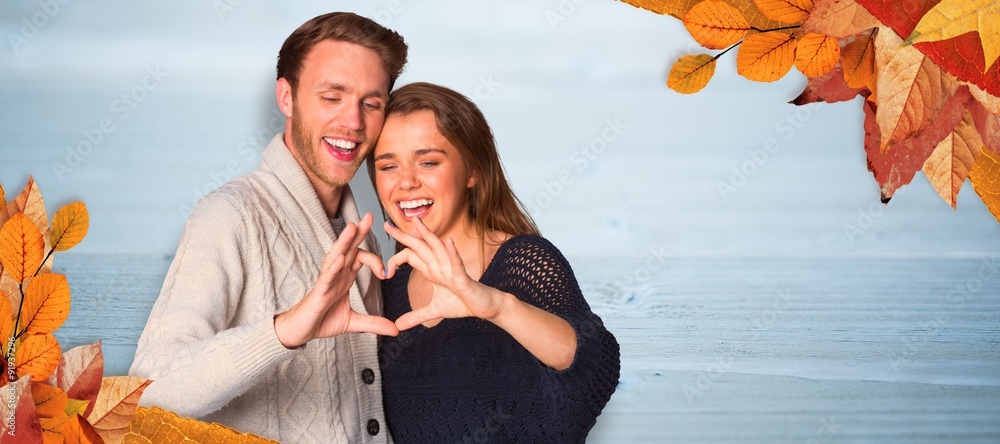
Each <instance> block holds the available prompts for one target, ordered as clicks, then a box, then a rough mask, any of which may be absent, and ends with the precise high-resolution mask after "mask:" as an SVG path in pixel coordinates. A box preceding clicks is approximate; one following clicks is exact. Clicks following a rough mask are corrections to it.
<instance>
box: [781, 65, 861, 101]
mask: <svg viewBox="0 0 1000 444" xmlns="http://www.w3.org/2000/svg"><path fill="white" fill-rule="evenodd" d="M863 92H864V90H863V89H861V88H850V87H848V86H847V85H846V84H845V83H844V76H843V74H841V71H840V68H833V69H831V70H830V72H828V73H826V74H823V75H821V76H816V77H810V78H809V80H808V83H806V87H805V89H803V90H802V93H801V94H799V96H798V97H796V98H795V100H792V102H791V103H793V104H795V105H799V106H802V105H806V104H809V103H813V102H826V103H835V102H844V101H847V100H852V99H854V98H855V97H857V96H858V94H862V93H863Z"/></svg>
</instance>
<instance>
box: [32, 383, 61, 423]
mask: <svg viewBox="0 0 1000 444" xmlns="http://www.w3.org/2000/svg"><path fill="white" fill-rule="evenodd" d="M31 398H32V399H34V400H35V410H37V411H38V416H39V417H40V418H55V417H57V416H59V415H60V414H62V415H64V416H65V415H66V401H67V400H68V398H67V397H66V392H64V391H62V390H60V389H59V387H53V386H51V385H48V384H45V383H42V382H32V383H31Z"/></svg>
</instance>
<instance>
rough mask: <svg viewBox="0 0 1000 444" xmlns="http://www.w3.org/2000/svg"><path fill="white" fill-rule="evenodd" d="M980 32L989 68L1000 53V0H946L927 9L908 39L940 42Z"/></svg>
mask: <svg viewBox="0 0 1000 444" xmlns="http://www.w3.org/2000/svg"><path fill="white" fill-rule="evenodd" d="M972 31H977V32H979V40H980V41H982V44H983V55H984V56H985V61H986V64H985V65H984V66H985V70H984V71H983V72H986V70H988V69H989V68H990V66H992V65H993V63H994V62H996V60H997V58H998V57H1000V0H942V1H941V3H938V4H937V5H936V6H934V7H933V8H931V9H930V10H929V11H927V13H926V14H924V16H923V17H922V18H921V19H920V21H919V22H917V27H916V28H914V29H913V32H912V33H911V34H910V36H909V37H908V38H907V39H906V42H907V43H920V42H936V41H938V40H948V39H950V38H953V37H958V36H960V35H962V34H965V33H967V32H972Z"/></svg>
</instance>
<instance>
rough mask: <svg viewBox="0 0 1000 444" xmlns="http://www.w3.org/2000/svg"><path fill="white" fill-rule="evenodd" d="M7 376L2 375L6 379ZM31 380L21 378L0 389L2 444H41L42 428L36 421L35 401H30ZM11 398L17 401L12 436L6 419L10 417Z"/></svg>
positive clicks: (0, 433) (0, 432)
mask: <svg viewBox="0 0 1000 444" xmlns="http://www.w3.org/2000/svg"><path fill="white" fill-rule="evenodd" d="M6 376H7V375H4V379H6ZM30 379H31V378H21V379H18V380H17V382H12V383H9V384H7V385H5V386H4V387H3V388H2V389H0V399H2V401H0V418H2V419H3V420H2V421H0V424H2V425H0V436H2V437H3V442H4V444H7V443H12V444H13V443H31V444H34V443H39V442H42V426H41V423H40V422H39V420H38V412H37V411H36V410H35V401H34V400H33V399H31V386H30V383H31V380H30ZM11 392H13V397H14V398H15V399H17V408H16V410H15V411H14V430H13V432H14V435H13V436H11V435H10V432H11V430H10V429H8V428H7V427H8V426H9V424H8V423H7V418H9V417H10V414H11V412H10V405H9V404H8V402H10V401H9V400H10V399H11V396H12V393H11Z"/></svg>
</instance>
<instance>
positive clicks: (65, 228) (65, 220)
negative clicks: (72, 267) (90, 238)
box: [49, 202, 90, 251]
mask: <svg viewBox="0 0 1000 444" xmlns="http://www.w3.org/2000/svg"><path fill="white" fill-rule="evenodd" d="M89 227H90V215H89V214H88V213H87V206H86V205H84V204H83V202H74V203H71V204H67V205H65V206H63V207H62V208H60V209H59V211H56V215H55V217H53V218H52V234H51V235H50V237H49V244H51V245H52V248H55V250H56V251H66V250H69V249H70V248H73V247H75V246H76V244H78V243H80V241H82V240H83V237H84V236H86V235H87V228H89Z"/></svg>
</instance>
